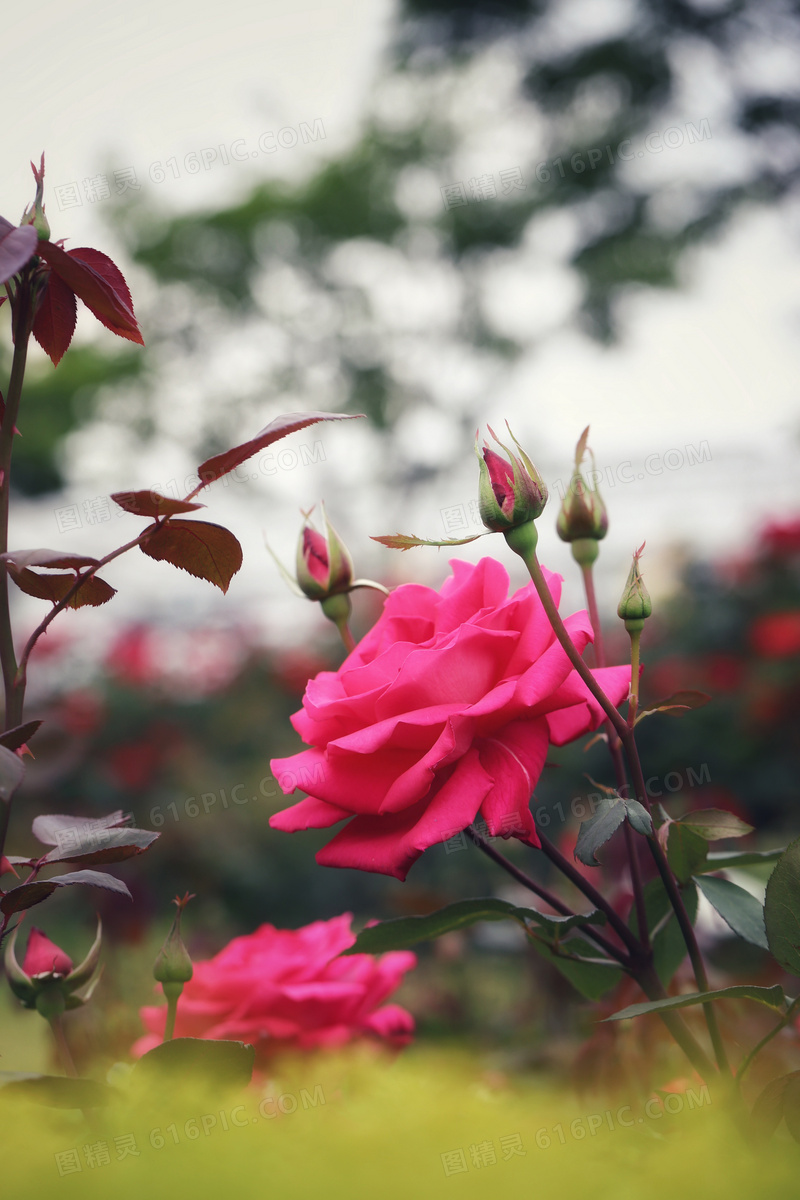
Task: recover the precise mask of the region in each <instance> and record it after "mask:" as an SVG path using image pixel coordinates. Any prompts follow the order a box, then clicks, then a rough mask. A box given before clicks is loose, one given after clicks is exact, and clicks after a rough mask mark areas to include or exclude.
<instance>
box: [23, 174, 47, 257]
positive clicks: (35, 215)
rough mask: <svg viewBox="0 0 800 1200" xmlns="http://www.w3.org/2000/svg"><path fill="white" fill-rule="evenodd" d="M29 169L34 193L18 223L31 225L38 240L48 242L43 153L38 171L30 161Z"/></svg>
mask: <svg viewBox="0 0 800 1200" xmlns="http://www.w3.org/2000/svg"><path fill="white" fill-rule="evenodd" d="M31 170H32V171H33V178H34V179H35V180H36V195H35V197H34V200H33V204H31V205H30V207H28V208H26V209H25V212H24V213H23V214H22V220H21V221H20V225H32V226H33V228H34V229H35V230H36V232H37V233H38V235H39V241H41V242H49V241H50V222H49V221H48V220H47V217H46V216H45V213H44V153H43V154H42V161H41V163H40V164H39V169H38V171H37V169H36V167H35V166H34V164H33V163H31Z"/></svg>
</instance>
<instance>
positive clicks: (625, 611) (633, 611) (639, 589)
mask: <svg viewBox="0 0 800 1200" xmlns="http://www.w3.org/2000/svg"><path fill="white" fill-rule="evenodd" d="M643 550H644V542H643V543H642V545H641V546H640V547H639V549H638V550H637V551H636V552H635V553H634V556H633V562H632V564H631V569H630V572H629V573H628V579H627V582H626V584H625V588H624V590H623V593H622V598H621V600H620V602H619V604H618V605H617V615H618V616H619V617H621V618H622V620H623V621H624V622H625V628H626V629H627V631H628V633H636V632H637V631H638V632H640V631H641V630H642V629H644V623H645V620H646V618H647V617H649V616H650V614H651V612H652V611H653V602H652V600H651V599H650V593H649V592H648V590H647V588H646V587H645V586H644V580H643V579H642V573H641V571H640V569H639V557H640V555H641V553H642V551H643Z"/></svg>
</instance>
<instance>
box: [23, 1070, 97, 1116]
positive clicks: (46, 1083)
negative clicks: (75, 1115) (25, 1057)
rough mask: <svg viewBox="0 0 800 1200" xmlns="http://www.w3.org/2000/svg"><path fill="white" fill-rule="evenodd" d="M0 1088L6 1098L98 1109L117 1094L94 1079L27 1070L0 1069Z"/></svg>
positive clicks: (59, 1106) (53, 1105) (50, 1104)
mask: <svg viewBox="0 0 800 1200" xmlns="http://www.w3.org/2000/svg"><path fill="white" fill-rule="evenodd" d="M0 1088H2V1090H3V1091H4V1092H5V1094H6V1095H7V1096H9V1097H12V1096H13V1097H14V1098H15V1099H17V1098H18V1099H20V1100H32V1101H33V1102H34V1103H35V1104H45V1105H47V1106H48V1107H49V1108H100V1107H102V1106H103V1105H105V1104H108V1103H109V1102H110V1101H111V1100H113V1099H114V1098H115V1096H116V1095H117V1093H116V1092H115V1091H114V1089H113V1088H110V1087H108V1085H107V1084H105V1083H97V1082H96V1081H95V1080H94V1079H68V1078H66V1077H65V1076H63V1075H38V1074H36V1073H34V1072H27V1071H0Z"/></svg>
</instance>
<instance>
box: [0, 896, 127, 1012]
mask: <svg viewBox="0 0 800 1200" xmlns="http://www.w3.org/2000/svg"><path fill="white" fill-rule="evenodd" d="M102 935H103V931H102V926H101V924H100V921H99V920H98V922H97V934H96V936H95V939H94V942H93V943H92V946H91V949H90V950H89V953H88V954H87V955H86V958H85V959H84V960H83V962H81V963H78V965H77V967H73V965H72V959H71V958H70V957H69V955H68V954H65V953H64V951H63V950H62V949H61V947H60V946H57V945H56V944H55V942H51V941H50V939H49V938H48V937H46V936H45V934H44V933H42V931H41V929H31V932H30V934H29V936H28V948H27V950H26V952H25V958H24V959H23V963H22V966H20V965H19V963H18V962H17V959H16V954H15V947H16V941H17V930H16V929H15V930H14V932H13V933H12V934H11V936H10V937H9V939H8V942H7V943H6V949H5V957H4V966H5V970H6V979H7V980H8V985H9V987H10V988H11V990H12V992H13V993H14V995H15V996H16V997H17V999H18V1000H21V1001H22V1003H23V1004H24V1006H25V1007H26V1008H36V1009H38V1011H39V1012H40V1013H41V1014H42V1016H45V1017H47V1018H48V1019H49V1018H50V1017H52V1016H58V1015H60V1013H62V1012H63V1011H64V1009H65V1008H66V1009H72V1008H80V1007H81V1005H83V1004H86V1002H87V1001H88V1000H90V999H91V996H92V992H93V991H94V989H95V987H96V986H97V982H98V980H99V978H100V973H99V972H98V971H97V964H98V962H99V960H100V948H101V945H102Z"/></svg>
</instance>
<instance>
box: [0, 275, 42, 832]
mask: <svg viewBox="0 0 800 1200" xmlns="http://www.w3.org/2000/svg"><path fill="white" fill-rule="evenodd" d="M31 286H32V285H31V280H30V275H29V273H27V272H26V273H25V275H24V276H23V277H22V279H21V280H20V283H19V286H18V287H17V290H16V294H15V297H14V301H13V304H14V308H13V313H12V320H13V326H14V358H13V361H12V364H11V375H10V377H9V381H8V393H7V395H6V400H5V413H4V414H3V423H2V426H0V554H5V553H6V551H7V550H8V509H9V495H10V488H11V456H12V453H13V450H14V430H15V427H16V424H17V419H18V417H19V407H20V401H21V399H22V384H23V380H24V378H25V363H26V361H27V357H28V341H29V340H30V335H31V327H32V325H33V315H34V314H33V301H32V296H31ZM0 576H2V578H1V579H0V664H2V669H3V684H4V689H5V701H6V710H5V724H4V729H13V727H14V726H15V725H19V724H21V722H22V705H23V692H22V691H20V690H19V688H18V685H17V660H16V656H15V653H14V635H13V631H12V628H11V613H10V609H9V602H8V570H7V568H6V566H5V564H3V567H2V570H1V571H0ZM0 849H2V846H0Z"/></svg>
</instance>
